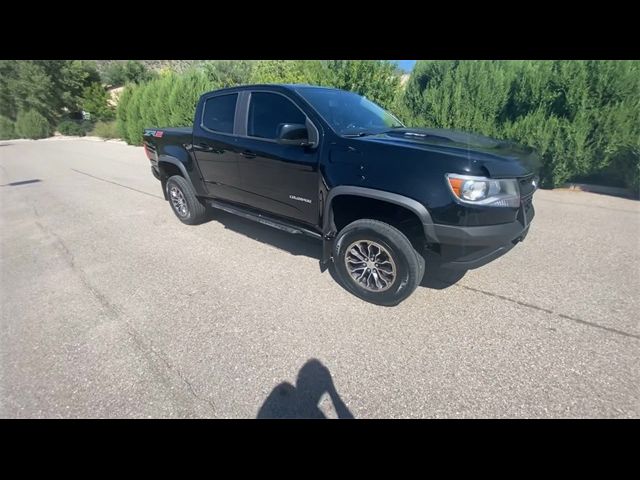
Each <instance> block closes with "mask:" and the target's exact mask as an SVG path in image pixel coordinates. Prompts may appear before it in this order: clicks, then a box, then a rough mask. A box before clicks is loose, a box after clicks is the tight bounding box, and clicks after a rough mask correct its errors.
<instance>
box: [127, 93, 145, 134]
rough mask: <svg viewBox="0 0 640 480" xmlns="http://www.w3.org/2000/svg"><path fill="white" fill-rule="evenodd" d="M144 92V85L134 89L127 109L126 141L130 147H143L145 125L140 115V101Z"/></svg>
mask: <svg viewBox="0 0 640 480" xmlns="http://www.w3.org/2000/svg"><path fill="white" fill-rule="evenodd" d="M144 90H145V86H144V85H141V86H139V87H136V88H134V89H133V90H132V92H131V99H130V100H129V105H128V107H127V116H126V134H127V136H126V140H127V143H129V144H130V145H142V130H143V128H144V124H143V122H142V116H141V114H140V100H141V98H142V95H143V93H144Z"/></svg>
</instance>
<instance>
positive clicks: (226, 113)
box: [202, 93, 238, 133]
mask: <svg viewBox="0 0 640 480" xmlns="http://www.w3.org/2000/svg"><path fill="white" fill-rule="evenodd" d="M237 99H238V94H237V93H233V94H230V95H220V96H219V97H212V98H210V99H208V100H206V101H205V104H204V115H203V117H202V124H203V125H204V126H205V127H207V128H208V129H209V130H213V131H215V132H222V133H233V119H234V118H235V114H236V100H237Z"/></svg>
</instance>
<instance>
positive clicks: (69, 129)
mask: <svg viewBox="0 0 640 480" xmlns="http://www.w3.org/2000/svg"><path fill="white" fill-rule="evenodd" d="M57 130H58V131H59V132H60V133H61V134H62V135H70V136H74V137H84V136H85V135H86V134H87V132H86V130H85V127H84V126H83V125H82V124H81V123H80V122H76V121H74V120H63V121H62V122H60V123H59V124H58V128H57Z"/></svg>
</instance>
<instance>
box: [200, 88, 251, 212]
mask: <svg viewBox="0 0 640 480" xmlns="http://www.w3.org/2000/svg"><path fill="white" fill-rule="evenodd" d="M241 93H242V92H232V93H225V92H221V93H213V94H211V95H210V96H208V97H207V98H205V99H203V104H202V107H201V109H200V110H199V111H198V112H197V114H196V115H197V117H199V118H196V119H195V120H196V122H195V124H194V126H193V150H194V153H195V157H196V160H197V161H198V166H199V167H200V171H201V172H202V176H203V180H204V182H205V185H206V187H207V191H208V193H209V194H210V195H211V196H214V197H217V198H222V199H225V200H231V201H236V202H241V201H242V200H243V195H242V191H241V186H240V172H239V170H238V153H239V150H238V145H237V137H236V136H235V134H234V131H235V118H236V107H237V106H238V105H239V103H240V102H238V98H239V96H240V94H241Z"/></svg>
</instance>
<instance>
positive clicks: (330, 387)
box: [257, 359, 354, 419]
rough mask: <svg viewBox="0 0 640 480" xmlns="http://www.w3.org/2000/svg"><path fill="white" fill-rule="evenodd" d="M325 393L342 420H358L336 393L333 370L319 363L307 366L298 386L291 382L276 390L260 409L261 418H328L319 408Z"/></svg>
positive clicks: (299, 374) (300, 373)
mask: <svg viewBox="0 0 640 480" xmlns="http://www.w3.org/2000/svg"><path fill="white" fill-rule="evenodd" d="M325 393H326V394H327V395H328V396H329V398H330V399H331V402H332V403H333V408H334V410H335V414H336V416H337V417H338V418H340V419H343V418H351V419H352V418H354V417H353V415H352V413H351V412H350V411H349V409H348V408H347V406H346V405H345V403H344V402H343V401H342V398H340V395H339V394H338V392H337V391H336V387H335V385H334V384H333V379H332V378H331V373H330V372H329V369H328V368H327V367H325V366H324V365H323V364H322V363H321V362H320V361H319V360H316V359H311V360H309V361H307V363H305V364H304V365H303V367H302V368H301V369H300V371H299V372H298V378H297V380H296V385H295V386H293V385H291V384H290V383H288V382H283V383H281V384H280V385H278V386H276V387H275V388H274V389H273V390H272V391H271V393H270V394H269V396H268V397H267V399H266V400H265V401H264V403H263V404H262V407H260V410H259V411H258V416H257V418H259V419H265V418H271V419H273V418H312V419H314V418H315V419H324V418H327V417H326V416H325V414H324V413H323V412H322V410H321V409H320V406H319V405H320V401H321V400H322V398H323V396H324V394H325Z"/></svg>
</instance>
